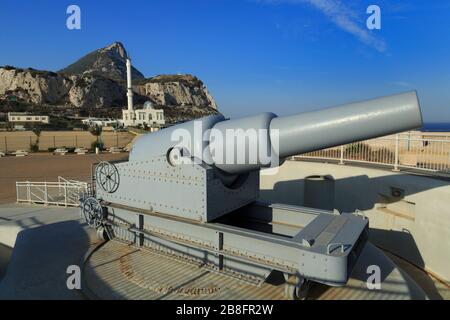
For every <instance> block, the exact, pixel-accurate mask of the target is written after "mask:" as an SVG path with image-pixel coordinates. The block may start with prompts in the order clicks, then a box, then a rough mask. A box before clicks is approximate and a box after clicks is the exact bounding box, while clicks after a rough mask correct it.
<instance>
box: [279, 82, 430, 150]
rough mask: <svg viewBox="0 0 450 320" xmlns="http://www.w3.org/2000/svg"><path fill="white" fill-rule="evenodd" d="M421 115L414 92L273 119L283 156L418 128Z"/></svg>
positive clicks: (420, 124) (420, 123) (420, 122)
mask: <svg viewBox="0 0 450 320" xmlns="http://www.w3.org/2000/svg"><path fill="white" fill-rule="evenodd" d="M421 126H422V114H421V111H420V107H419V101H418V98H417V94H416V92H415V91H413V92H407V93H403V94H397V95H392V96H387V97H382V98H378V99H372V100H367V101H362V102H356V103H351V104H345V105H341V106H338V107H334V108H328V109H323V110H319V111H313V112H307V113H301V114H297V115H294V116H289V117H279V118H275V119H273V120H272V122H271V123H270V130H271V131H273V130H278V132H279V140H280V145H279V151H278V155H279V156H280V157H282V158H283V157H289V156H293V155H296V154H302V153H306V152H310V151H315V150H320V149H324V148H329V147H334V146H338V145H343V144H346V143H351V142H355V141H361V140H365V139H370V138H375V137H380V136H385V135H389V134H393V133H398V132H402V131H407V130H411V129H416V128H419V127H421Z"/></svg>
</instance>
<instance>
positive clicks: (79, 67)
mask: <svg viewBox="0 0 450 320" xmlns="http://www.w3.org/2000/svg"><path fill="white" fill-rule="evenodd" d="M127 56H128V55H127V51H126V50H125V47H124V46H123V44H122V43H120V42H114V43H113V44H111V45H109V46H107V47H105V48H101V49H98V50H95V51H93V52H91V53H89V54H87V55H85V56H84V57H82V58H81V59H79V60H77V61H76V62H74V63H72V64H71V65H69V66H68V67H66V68H64V69H62V70H60V71H58V73H63V74H67V75H78V76H79V75H93V76H97V75H99V76H103V77H106V78H110V79H113V80H126V79H127V67H126V58H127ZM131 76H132V77H133V79H143V78H144V75H143V74H142V73H140V72H139V70H137V69H136V68H135V67H131Z"/></svg>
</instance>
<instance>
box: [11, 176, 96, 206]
mask: <svg viewBox="0 0 450 320" xmlns="http://www.w3.org/2000/svg"><path fill="white" fill-rule="evenodd" d="M88 192H89V184H88V183H87V182H81V181H75V180H67V179H64V178H62V177H58V181H57V182H31V181H23V182H16V193H17V202H27V203H37V204H44V205H57V206H65V207H69V206H71V207H78V206H79V205H80V203H79V200H80V197H81V196H82V195H83V194H87V193H88Z"/></svg>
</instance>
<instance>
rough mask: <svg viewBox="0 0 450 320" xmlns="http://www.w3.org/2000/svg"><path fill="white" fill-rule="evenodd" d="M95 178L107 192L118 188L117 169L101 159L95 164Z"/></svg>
mask: <svg viewBox="0 0 450 320" xmlns="http://www.w3.org/2000/svg"><path fill="white" fill-rule="evenodd" d="M95 178H96V179H97V182H98V184H99V185H100V187H101V188H102V189H103V190H104V191H106V192H108V193H113V192H115V191H116V190H117V188H119V182H120V179H119V170H117V167H116V166H115V165H114V164H112V163H110V162H107V161H102V162H100V163H99V164H98V165H97V167H96V169H95Z"/></svg>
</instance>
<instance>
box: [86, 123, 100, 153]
mask: <svg viewBox="0 0 450 320" xmlns="http://www.w3.org/2000/svg"><path fill="white" fill-rule="evenodd" d="M102 131H103V128H102V127H101V126H99V125H93V126H92V127H90V129H89V132H90V133H91V134H92V135H93V136H95V137H97V141H96V143H95V146H96V147H98V148H99V149H100V150H101V149H103V143H102V142H101V140H100V136H101V134H102Z"/></svg>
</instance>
